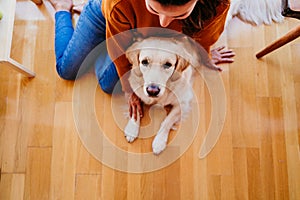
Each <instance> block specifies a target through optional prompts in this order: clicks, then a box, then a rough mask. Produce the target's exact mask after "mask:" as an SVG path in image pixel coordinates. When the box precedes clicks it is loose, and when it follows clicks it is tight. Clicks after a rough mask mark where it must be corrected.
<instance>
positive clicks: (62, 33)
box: [55, 0, 119, 93]
mask: <svg viewBox="0 0 300 200" xmlns="http://www.w3.org/2000/svg"><path fill="white" fill-rule="evenodd" d="M101 3H102V0H89V2H88V3H87V4H86V5H85V7H84V9H83V11H82V13H81V14H80V17H79V19H78V22H77V25H76V28H75V30H74V28H73V26H72V16H71V13H69V12H66V11H59V12H56V14H55V55H56V70H57V73H58V74H59V76H60V77H61V78H63V79H66V80H75V79H76V77H78V76H80V75H82V74H84V73H85V72H86V71H88V70H89V69H90V67H93V66H94V67H95V74H96V76H97V79H98V82H99V84H100V86H101V88H102V90H103V91H104V92H106V93H112V92H113V90H114V87H115V85H116V84H117V83H118V80H119V76H118V74H117V71H116V67H115V65H114V64H113V62H112V61H111V59H110V57H109V55H108V53H107V49H106V46H105V45H104V46H103V45H102V47H101V48H100V52H97V55H94V56H92V59H89V61H88V62H84V61H85V58H86V57H87V56H88V55H89V54H90V52H91V51H92V50H93V49H95V48H96V47H97V46H99V45H100V44H103V43H102V42H105V40H106V34H105V29H106V23H105V18H104V17H103V14H102V11H101ZM103 47H104V48H103Z"/></svg>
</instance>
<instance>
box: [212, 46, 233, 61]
mask: <svg viewBox="0 0 300 200" xmlns="http://www.w3.org/2000/svg"><path fill="white" fill-rule="evenodd" d="M234 56H235V53H234V52H233V51H232V50H225V46H221V47H218V48H216V49H213V50H211V60H212V62H213V63H214V64H220V63H232V62H233V61H234V59H233V58H232V57H234Z"/></svg>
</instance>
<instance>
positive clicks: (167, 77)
mask: <svg viewBox="0 0 300 200" xmlns="http://www.w3.org/2000/svg"><path fill="white" fill-rule="evenodd" d="M179 52H180V48H179V46H178V45H175V44H172V43H170V41H167V40H160V39H157V38H148V39H145V40H142V41H138V42H136V43H134V44H133V45H132V46H131V47H129V48H128V50H127V51H126V56H127V58H128V60H129V62H130V63H131V64H132V73H133V74H134V75H135V76H139V77H142V78H143V82H144V83H143V91H144V94H145V95H146V96H148V97H152V98H156V97H160V96H162V95H163V94H164V93H165V90H166V87H167V82H168V81H176V80H177V79H179V78H180V77H181V72H182V71H184V70H185V69H186V67H187V66H188V65H189V63H188V62H187V61H186V60H185V59H184V58H182V57H181V56H179V55H178V54H179Z"/></svg>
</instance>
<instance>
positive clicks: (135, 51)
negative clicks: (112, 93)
mask: <svg viewBox="0 0 300 200" xmlns="http://www.w3.org/2000/svg"><path fill="white" fill-rule="evenodd" d="M139 44H140V40H137V42H135V43H133V44H132V45H131V46H130V47H129V48H128V49H127V50H126V58H127V59H128V61H129V62H130V63H131V64H132V69H131V73H134V74H135V75H136V76H142V72H141V71H140V68H139V55H140V51H141V50H140V49H139V46H140V45H139Z"/></svg>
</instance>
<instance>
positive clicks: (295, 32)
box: [256, 25, 300, 58]
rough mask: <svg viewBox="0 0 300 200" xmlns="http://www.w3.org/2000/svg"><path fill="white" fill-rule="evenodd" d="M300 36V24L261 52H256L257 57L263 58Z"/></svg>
mask: <svg viewBox="0 0 300 200" xmlns="http://www.w3.org/2000/svg"><path fill="white" fill-rule="evenodd" d="M299 36H300V25H298V26H296V27H295V28H294V29H292V30H291V31H289V32H288V33H287V34H285V35H284V36H282V37H281V38H279V39H278V40H276V41H274V42H273V43H271V44H270V45H268V46H267V47H266V48H264V49H263V50H261V51H260V52H258V53H257V54H256V58H261V57H263V56H265V55H267V54H268V53H271V52H272V51H274V50H276V49H278V48H280V47H282V46H283V45H285V44H287V43H289V42H291V41H293V40H294V39H296V38H297V37H299Z"/></svg>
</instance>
